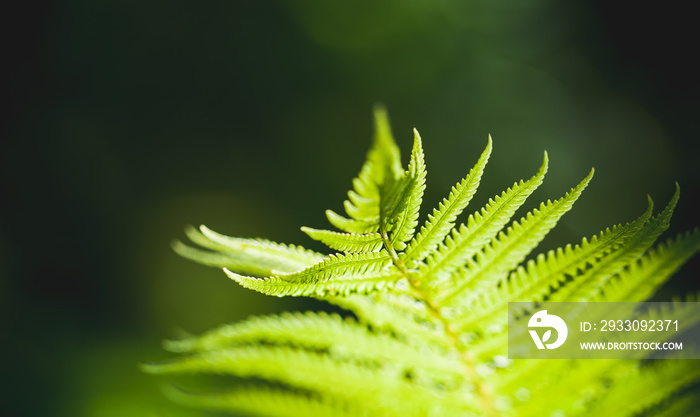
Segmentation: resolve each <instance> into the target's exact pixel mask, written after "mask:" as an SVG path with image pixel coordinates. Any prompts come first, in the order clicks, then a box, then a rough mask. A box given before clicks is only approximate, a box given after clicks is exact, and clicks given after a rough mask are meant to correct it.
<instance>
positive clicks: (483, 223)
mask: <svg viewBox="0 0 700 417" xmlns="http://www.w3.org/2000/svg"><path fill="white" fill-rule="evenodd" d="M547 165H548V158H547V153H545V156H544V161H543V162H542V166H541V167H540V169H539V171H538V172H537V174H535V176H534V177H532V178H530V179H529V180H528V181H526V182H523V181H520V183H516V184H513V186H512V187H511V188H509V189H508V190H506V191H504V192H503V193H502V194H501V195H500V196H496V197H494V199H492V200H489V202H488V203H487V204H486V206H484V208H482V209H481V211H480V212H475V213H474V214H472V215H470V216H469V218H468V220H467V225H466V226H465V225H460V227H459V228H458V229H453V231H452V235H451V236H448V237H447V238H446V239H445V242H444V244H441V245H439V246H438V247H437V251H435V252H433V253H432V254H431V255H430V256H428V257H427V259H426V262H425V264H421V265H420V268H419V269H420V276H421V281H423V282H422V283H421V285H425V284H426V283H429V282H430V281H433V280H435V281H436V282H435V283H433V284H432V285H433V286H437V285H439V284H440V283H441V282H443V281H446V280H450V279H451V277H452V276H453V273H454V271H455V270H456V269H457V268H458V267H459V266H461V265H462V264H463V263H464V262H466V260H467V259H469V258H470V257H472V256H473V255H474V254H475V253H476V252H477V251H478V250H480V249H481V248H482V247H483V246H484V244H486V243H487V242H488V241H489V240H491V239H492V238H493V237H494V236H495V235H496V234H497V233H498V232H499V231H500V230H501V229H502V228H503V226H504V225H505V224H506V223H508V221H509V220H510V219H511V217H513V214H515V212H516V211H517V210H518V208H520V206H522V205H523V204H524V203H525V200H526V199H527V198H528V197H529V196H530V194H532V193H533V192H534V191H535V189H537V187H539V185H540V184H542V180H543V179H544V175H545V173H546V172H547Z"/></svg>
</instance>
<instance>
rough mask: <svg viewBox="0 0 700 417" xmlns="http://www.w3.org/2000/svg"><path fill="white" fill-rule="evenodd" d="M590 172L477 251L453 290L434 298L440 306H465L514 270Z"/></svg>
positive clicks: (583, 185) (574, 197)
mask: <svg viewBox="0 0 700 417" xmlns="http://www.w3.org/2000/svg"><path fill="white" fill-rule="evenodd" d="M593 172H594V171H593V170H591V172H590V173H589V174H588V176H586V178H584V179H583V181H581V182H580V183H579V184H578V185H577V186H576V187H574V188H573V189H571V191H569V192H568V193H566V195H565V196H564V197H562V198H560V199H559V200H556V201H554V202H550V201H547V203H546V204H545V203H542V204H540V207H539V209H534V210H532V211H531V212H530V213H528V214H527V215H526V216H525V217H524V218H522V219H520V221H517V222H513V225H512V226H510V227H508V229H507V231H506V233H503V232H501V233H500V234H499V236H497V237H496V238H494V239H493V240H492V241H491V242H490V243H489V244H488V245H486V246H484V248H483V249H482V250H481V251H480V252H477V254H476V258H475V259H474V260H471V259H469V260H467V265H466V267H465V268H463V269H462V270H463V271H464V273H463V274H456V275H457V276H460V275H461V276H462V278H461V280H460V281H459V283H458V284H457V285H456V287H455V288H453V289H449V290H448V291H445V292H444V293H442V294H440V295H439V296H438V297H437V298H436V302H437V303H438V304H439V305H441V306H443V307H450V306H455V305H460V304H461V305H468V304H469V303H470V301H471V300H474V299H475V297H478V296H479V295H480V294H481V293H482V292H483V291H484V290H485V289H486V288H489V287H491V286H494V285H495V284H496V283H497V282H498V281H500V280H501V279H503V277H505V276H506V274H507V273H508V271H510V270H511V269H513V268H515V267H516V266H517V265H518V264H519V263H520V262H522V260H523V259H524V258H525V256H526V255H527V254H528V253H530V251H532V249H533V248H534V247H535V246H537V244H538V243H539V242H540V241H541V240H542V239H543V238H544V237H545V236H546V235H547V233H549V231H550V230H551V229H552V228H553V227H554V226H555V225H556V224H557V222H558V221H559V219H560V218H561V217H562V216H563V215H564V214H565V213H566V212H568V211H569V210H570V209H571V207H572V206H573V205H574V202H576V200H577V199H578V197H579V196H580V195H581V193H582V192H583V190H584V189H585V188H586V187H587V186H588V183H589V182H590V180H591V178H593Z"/></svg>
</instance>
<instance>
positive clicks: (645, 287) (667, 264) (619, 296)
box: [601, 229, 700, 302]
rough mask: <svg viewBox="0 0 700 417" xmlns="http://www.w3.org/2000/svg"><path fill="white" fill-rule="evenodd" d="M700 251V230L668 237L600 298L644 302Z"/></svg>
mask: <svg viewBox="0 0 700 417" xmlns="http://www.w3.org/2000/svg"><path fill="white" fill-rule="evenodd" d="M698 251H700V231H698V229H695V230H693V231H692V232H687V233H684V234H682V235H679V236H677V237H676V238H675V239H672V238H671V239H668V240H667V242H666V243H665V244H660V245H658V246H657V247H656V248H655V249H653V250H651V251H649V252H648V253H647V254H646V255H645V256H644V257H642V258H641V259H640V260H639V261H637V262H635V263H633V264H631V265H630V266H629V268H627V269H625V270H623V271H622V272H620V273H619V274H618V276H617V277H615V278H614V279H612V280H610V281H608V283H607V285H606V286H604V287H603V289H602V295H601V301H626V302H635V301H644V300H646V299H647V298H649V297H651V296H652V295H653V294H654V292H655V291H656V290H657V289H658V288H659V286H660V285H661V284H663V283H664V282H666V281H667V280H668V278H669V276H670V275H671V274H672V273H673V272H675V271H676V270H678V268H680V267H681V266H682V265H683V264H684V263H685V262H686V261H688V259H690V258H691V257H692V256H693V255H695V254H696V253H697V252H698Z"/></svg>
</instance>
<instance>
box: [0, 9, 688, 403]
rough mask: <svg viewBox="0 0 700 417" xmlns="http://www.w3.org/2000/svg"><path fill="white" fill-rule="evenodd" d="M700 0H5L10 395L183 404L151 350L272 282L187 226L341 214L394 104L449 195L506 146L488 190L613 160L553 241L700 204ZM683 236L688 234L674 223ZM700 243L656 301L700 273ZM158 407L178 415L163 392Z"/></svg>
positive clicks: (261, 225)
mask: <svg viewBox="0 0 700 417" xmlns="http://www.w3.org/2000/svg"><path fill="white" fill-rule="evenodd" d="M690 7H691V6H690V5H687V6H686V5H685V3H680V2H675V3H674V2H671V3H664V4H663V5H660V4H658V3H657V4H655V5H654V6H653V7H652V6H651V5H649V6H645V5H643V3H638V2H636V3H634V4H633V5H632V6H629V5H628V2H619V1H618V2H607V1H589V2H586V1H582V0H579V1H568V2H561V1H554V0H528V1H512V2H508V1H486V0H475V1H457V0H431V1H427V0H404V1H352V2H351V1H317V2H314V1H288V2H284V1H277V2H269V1H261V2H251V1H248V2H239V1H232V0H228V1H204V2H167V1H158V0H153V1H145V2H144V1H129V0H126V1H111V0H106V1H87V0H82V1H81V0H77V1H58V2H51V3H48V2H47V3H44V4H41V3H32V4H22V5H14V6H11V9H9V11H6V14H5V20H6V21H7V22H6V24H5V25H3V26H4V28H3V31H4V33H3V39H4V42H5V44H6V45H5V48H4V50H5V54H4V56H5V59H4V61H5V64H4V65H3V67H5V68H9V70H10V75H9V76H7V75H6V77H5V81H7V84H8V87H9V90H7V89H6V91H8V92H7V93H6V94H9V98H10V100H9V102H10V109H9V111H8V110H6V111H5V114H6V115H7V116H8V117H7V121H6V123H4V124H3V126H2V129H3V130H2V136H1V137H0V158H1V159H0V165H1V168H0V169H2V174H1V177H0V187H1V188H0V192H1V194H0V195H2V201H3V202H2V205H1V207H2V217H1V218H2V223H1V224H0V308H1V310H0V313H1V314H2V315H1V316H0V323H1V324H2V329H3V334H4V336H3V337H2V348H0V349H2V350H3V351H5V354H3V356H2V357H3V360H2V363H1V364H0V375H2V385H3V386H2V387H1V389H0V391H1V392H2V394H1V396H2V397H5V398H7V400H2V407H1V408H2V411H0V413H2V414H3V415H4V416H49V415H53V416H132V415H133V416H136V415H172V416H179V415H182V416H186V415H187V416H189V415H192V414H190V412H189V411H178V409H177V407H174V406H172V405H169V404H168V402H167V401H166V400H164V399H163V398H162V396H161V394H160V391H159V387H158V384H159V381H158V379H156V378H152V377H150V376H147V375H143V374H141V373H140V372H139V371H138V369H137V366H136V364H137V362H138V361H141V360H153V359H163V358H166V357H167V355H166V354H164V353H162V352H161V350H160V345H159V344H160V341H161V340H162V339H163V338H166V337H175V336H177V335H178V334H179V332H180V331H181V330H185V331H189V332H202V331H204V330H206V329H209V328H212V327H214V326H216V325H218V324H220V323H224V322H228V321H233V320H236V319H240V318H243V317H245V316H247V315H249V314H253V313H266V312H275V311H280V310H284V309H293V308H306V307H305V306H304V305H303V304H301V301H300V300H286V299H285V300H280V299H276V298H274V299H273V298H265V297H262V296H257V295H256V294H252V293H250V292H247V291H245V290H241V289H239V288H237V286H236V285H234V284H233V283H231V282H230V281H228V280H227V279H226V278H225V276H224V275H223V274H222V273H221V272H220V271H217V270H214V269H207V268H204V267H200V266H197V265H194V264H192V263H189V262H187V261H185V260H182V259H180V258H178V257H177V256H176V255H174V254H173V253H172V251H171V250H170V247H169V244H170V241H171V239H173V238H183V234H182V228H183V226H184V225H186V224H195V225H197V224H201V223H204V224H207V225H208V226H210V227H211V228H213V229H214V230H217V231H219V232H222V233H225V234H230V235H237V236H245V237H255V236H257V237H265V238H269V239H273V240H278V241H284V242H295V243H300V244H302V245H306V246H309V247H313V248H315V249H320V248H319V247H318V246H315V245H313V244H312V243H311V242H310V241H309V239H308V238H306V236H305V235H303V234H302V233H301V232H300V231H299V226H301V225H309V226H314V227H326V226H328V224H327V222H326V220H325V218H324V215H323V211H324V210H325V209H326V208H333V209H335V210H340V209H341V208H342V200H343V199H344V195H345V191H346V190H347V189H348V188H349V187H350V180H351V178H352V177H353V176H354V175H355V174H356V173H357V171H358V170H359V168H360V165H361V163H362V161H363V158H364V154H365V152H366V150H367V148H368V145H369V143H370V138H371V133H372V120H371V109H372V106H373V104H374V103H376V102H383V103H385V104H386V105H387V107H388V109H389V113H390V116H391V118H392V124H393V130H394V134H395V136H396V138H397V141H398V143H399V145H400V146H401V147H402V149H403V151H404V158H406V157H407V151H408V150H409V149H410V144H411V141H412V133H411V129H412V128H413V127H416V128H418V130H419V131H420V132H421V135H422V137H423V140H424V147H425V150H426V154H427V156H426V159H427V164H428V170H429V176H428V191H427V194H426V206H425V207H424V210H423V213H424V214H425V213H426V212H427V209H428V208H431V207H432V206H435V205H436V204H437V202H438V201H439V199H441V198H442V197H443V196H445V195H446V194H447V192H448V191H449V187H450V186H451V185H452V184H453V183H455V182H456V181H458V180H459V179H460V178H461V177H462V176H464V175H465V174H466V173H467V171H468V169H469V168H470V167H471V166H472V164H473V163H474V162H475V161H476V159H477V157H478V155H479V153H480V152H481V150H482V149H483V147H484V146H485V144H486V138H487V135H488V134H489V133H490V134H492V136H493V138H494V153H493V156H492V159H491V162H490V165H489V167H487V171H486V174H485V179H484V181H483V185H482V189H481V192H480V193H479V194H478V195H477V198H476V199H475V201H474V202H473V205H472V208H471V209H472V210H473V209H475V208H478V207H480V206H481V205H483V204H484V203H485V201H486V199H487V198H488V197H490V196H492V195H493V194H495V193H497V192H500V191H502V190H503V189H505V188H506V187H507V186H509V185H511V184H512V182H513V181H515V180H519V179H521V178H527V177H529V176H531V175H532V174H533V173H534V172H535V171H536V169H537V168H538V167H539V165H540V163H541V158H542V152H543V150H545V149H546V150H548V151H549V155H550V159H551V164H550V170H549V175H548V178H547V179H546V180H545V184H544V185H543V186H542V187H541V188H540V190H538V191H537V193H536V195H535V196H533V201H532V202H531V203H530V204H528V205H526V206H527V208H528V210H529V209H530V208H532V207H534V206H535V204H537V202H538V201H541V200H544V199H547V198H556V197H558V196H560V195H562V194H563V193H564V192H565V191H567V190H568V189H569V188H570V187H572V186H573V185H574V184H576V183H577V182H578V181H579V180H580V179H581V178H583V177H584V176H585V175H586V173H587V172H588V170H589V169H590V167H591V166H595V168H596V177H595V178H594V180H593V183H592V184H591V186H590V187H589V189H588V190H587V191H586V193H584V195H583V197H582V198H581V199H580V200H579V202H578V203H577V205H576V206H575V207H574V210H573V211H572V212H571V213H569V214H567V216H566V217H565V218H564V219H563V220H562V222H561V223H560V226H559V228H558V229H557V230H555V232H553V233H552V236H550V238H548V239H547V240H546V241H545V242H543V245H542V249H549V248H552V247H554V246H556V245H560V244H563V243H566V242H576V241H579V240H580V238H581V237H582V236H590V235H591V234H594V233H596V232H598V231H599V230H601V229H602V228H604V227H606V226H610V225H612V224H615V223H619V222H625V221H628V220H631V219H632V218H634V217H636V216H637V215H638V214H640V213H641V212H642V211H643V210H644V209H645V207H646V194H647V193H649V194H651V195H652V197H654V199H655V201H656V202H657V207H661V206H663V205H665V204H666V202H667V201H668V199H669V198H670V197H671V195H672V193H673V190H674V182H675V181H678V182H679V183H680V185H681V189H682V194H681V202H680V204H679V208H678V210H677V214H676V216H675V217H674V221H673V223H672V227H671V228H672V231H671V232H672V233H673V234H675V233H677V232H679V231H682V230H687V229H690V228H692V227H695V226H697V225H698V224H699V223H700V221H698V218H697V217H694V216H695V215H696V212H697V206H696V204H695V202H696V201H698V200H699V198H698V197H700V186H699V184H700V182H699V180H700V178H699V174H698V170H697V164H698V163H700V158H699V156H700V149H699V148H700V146H699V142H698V136H697V127H698V126H697V125H698V123H697V120H698V111H699V110H700V101H699V99H698V93H699V88H698V79H697V75H698V70H699V69H700V68H699V64H698V61H697V51H698V47H697V45H698V40H699V36H698V33H697V25H696V24H695V22H694V19H693V16H694V13H691V9H690ZM669 235H670V234H669ZM697 272H698V261H697V260H695V261H694V262H691V263H690V264H688V265H686V267H685V268H684V269H683V270H682V271H681V272H680V273H679V274H678V275H677V276H676V278H674V280H673V281H672V282H671V283H670V285H669V286H667V287H666V288H664V289H663V290H662V292H661V293H660V294H658V295H657V298H658V299H669V298H670V295H671V294H682V293H686V292H689V291H697V290H698V288H699V287H700V285H699V284H698V281H697V279H696V275H697ZM161 413H162V414H161Z"/></svg>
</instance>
